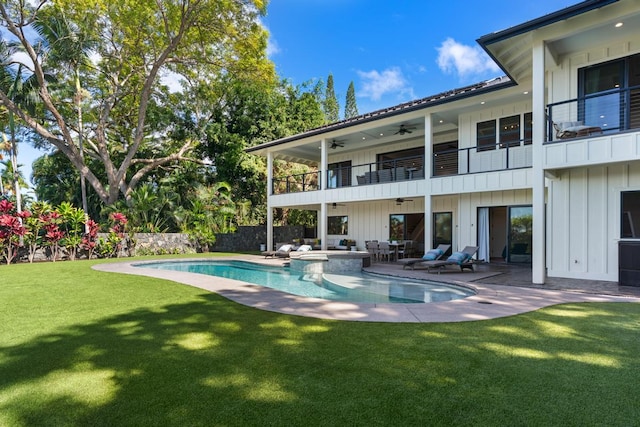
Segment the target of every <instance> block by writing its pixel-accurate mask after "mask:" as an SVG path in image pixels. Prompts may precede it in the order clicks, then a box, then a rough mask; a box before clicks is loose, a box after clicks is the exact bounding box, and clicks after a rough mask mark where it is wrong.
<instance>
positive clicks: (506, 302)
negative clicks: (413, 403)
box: [92, 255, 640, 323]
mask: <svg viewBox="0 0 640 427" xmlns="http://www.w3.org/2000/svg"><path fill="white" fill-rule="evenodd" d="M204 260H215V261H229V260H236V261H237V260H242V261H250V262H254V263H258V264H264V265H272V266H273V265H282V260H279V261H276V262H275V263H274V262H273V261H270V260H262V259H260V257H257V256H251V255H244V256H229V257H219V256H216V257H211V258H177V259H162V260H158V259H156V260H148V261H145V260H137V261H123V262H115V263H104V264H95V265H94V266H92V268H93V269H95V270H98V271H103V272H110V273H123V274H133V275H138V276H147V277H154V278H158V279H166V280H171V281H174V282H177V283H182V284H185V285H189V286H194V287H197V288H200V289H203V290H207V291H209V292H215V293H217V294H219V295H221V296H223V297H225V298H228V299H230V300H232V301H234V302H237V303H239V304H242V305H246V306H249V307H253V308H257V309H260V310H266V311H272V312H276V313H282V314H290V315H297V316H305V317H313V318H318V319H330V320H348V321H361V322H407V323H426V322H465V321H476V320H487V319H495V318H500V317H506V316H513V315H516V314H521V313H526V312H530V311H534V310H538V309H540V308H543V307H549V306H552V305H556V304H563V303H573V302H636V303H638V302H640V298H636V297H632V296H619V295H601V294H591V293H579V292H571V291H560V290H550V289H539V288H525V287H517V286H505V285H489V284H480V283H470V282H467V283H459V285H463V286H466V287H469V288H471V289H473V290H474V291H475V292H476V295H473V296H470V297H467V298H463V299H458V300H453V301H445V302H431V303H415V304H412V303H409V304H393V303H352V302H339V301H329V300H324V299H319V298H309V297H302V296H297V295H291V294H287V293H285V292H281V291H277V290H275V289H270V288H266V287H262V286H258V285H253V284H250V283H246V282H242V281H238V280H233V279H227V278H222V277H214V276H206V275H203V274H197V273H188V272H183V271H171V270H160V269H152V268H144V267H139V266H134V264H135V265H140V264H145V263H158V262H172V261H182V262H187V261H204ZM432 281H433V279H432ZM436 281H437V280H436Z"/></svg>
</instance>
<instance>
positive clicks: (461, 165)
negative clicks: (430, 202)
mask: <svg viewBox="0 0 640 427" xmlns="http://www.w3.org/2000/svg"><path fill="white" fill-rule="evenodd" d="M532 164H533V157H532V150H531V140H530V139H521V140H519V141H509V142H506V143H505V142H502V143H496V144H494V145H486V144H485V145H482V146H473V147H465V148H458V149H452V150H443V151H439V152H437V153H433V162H432V167H433V170H432V171H431V176H432V177H440V176H451V175H466V174H472V173H480V172H494V171H501V170H508V169H519V168H527V167H531V165H532Z"/></svg>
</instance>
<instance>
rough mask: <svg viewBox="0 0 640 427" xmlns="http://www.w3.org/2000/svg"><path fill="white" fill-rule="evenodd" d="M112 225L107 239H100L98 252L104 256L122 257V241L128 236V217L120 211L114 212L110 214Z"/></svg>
mask: <svg viewBox="0 0 640 427" xmlns="http://www.w3.org/2000/svg"><path fill="white" fill-rule="evenodd" d="M109 219H110V220H111V227H109V235H108V236H107V239H106V240H103V239H100V240H99V241H98V253H99V255H100V256H103V257H113V256H115V257H116V258H118V257H120V253H121V251H122V243H123V241H124V239H125V237H126V228H127V222H128V220H127V217H126V216H125V215H124V214H123V213H120V212H114V213H112V214H110V215H109Z"/></svg>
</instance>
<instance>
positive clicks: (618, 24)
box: [615, 22, 624, 28]
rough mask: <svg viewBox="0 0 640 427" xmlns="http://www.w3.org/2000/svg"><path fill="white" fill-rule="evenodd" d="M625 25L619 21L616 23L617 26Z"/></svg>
mask: <svg viewBox="0 0 640 427" xmlns="http://www.w3.org/2000/svg"><path fill="white" fill-rule="evenodd" d="M623 25H624V24H623V23H622V22H618V23H616V25H615V27H616V28H620V27H622V26H623Z"/></svg>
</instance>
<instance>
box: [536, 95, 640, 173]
mask: <svg viewBox="0 0 640 427" xmlns="http://www.w3.org/2000/svg"><path fill="white" fill-rule="evenodd" d="M547 112H548V117H549V128H548V136H547V142H546V143H545V145H544V157H543V158H544V168H545V169H559V168H566V167H577V166H589V165H597V164H606V163H614V162H624V161H632V160H640V86H633V87H630V88H627V89H613V90H608V91H602V92H598V93H596V94H592V95H587V96H583V97H580V98H576V99H571V100H567V101H563V102H557V103H553V104H549V105H548V108H547Z"/></svg>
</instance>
